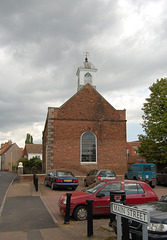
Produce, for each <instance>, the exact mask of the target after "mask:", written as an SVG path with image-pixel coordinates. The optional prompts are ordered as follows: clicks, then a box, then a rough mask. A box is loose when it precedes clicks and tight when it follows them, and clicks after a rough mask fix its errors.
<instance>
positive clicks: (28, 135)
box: [25, 133, 33, 144]
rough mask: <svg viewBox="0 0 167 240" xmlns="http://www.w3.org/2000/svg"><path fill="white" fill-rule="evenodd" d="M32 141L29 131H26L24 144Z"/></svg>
mask: <svg viewBox="0 0 167 240" xmlns="http://www.w3.org/2000/svg"><path fill="white" fill-rule="evenodd" d="M32 143H33V137H32V136H31V135H30V134H29V133H27V135H26V140H25V144H32Z"/></svg>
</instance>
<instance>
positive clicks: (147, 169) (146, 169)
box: [143, 166, 151, 172]
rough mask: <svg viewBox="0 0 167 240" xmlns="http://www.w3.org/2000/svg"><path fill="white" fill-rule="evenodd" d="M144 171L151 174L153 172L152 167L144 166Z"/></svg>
mask: <svg viewBox="0 0 167 240" xmlns="http://www.w3.org/2000/svg"><path fill="white" fill-rule="evenodd" d="M143 171H145V172H150V171H151V166H143Z"/></svg>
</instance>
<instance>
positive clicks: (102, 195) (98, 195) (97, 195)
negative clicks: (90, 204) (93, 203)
mask: <svg viewBox="0 0 167 240" xmlns="http://www.w3.org/2000/svg"><path fill="white" fill-rule="evenodd" d="M104 196H105V194H104V193H100V192H98V193H97V194H96V197H104Z"/></svg>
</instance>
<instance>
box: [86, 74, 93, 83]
mask: <svg viewBox="0 0 167 240" xmlns="http://www.w3.org/2000/svg"><path fill="white" fill-rule="evenodd" d="M84 81H85V84H87V83H90V84H92V75H91V74H90V73H89V72H87V73H86V74H85V78H84Z"/></svg>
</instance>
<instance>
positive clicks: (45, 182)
mask: <svg viewBox="0 0 167 240" xmlns="http://www.w3.org/2000/svg"><path fill="white" fill-rule="evenodd" d="M44 185H45V186H46V187H47V186H48V184H47V181H46V179H45V180H44Z"/></svg>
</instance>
